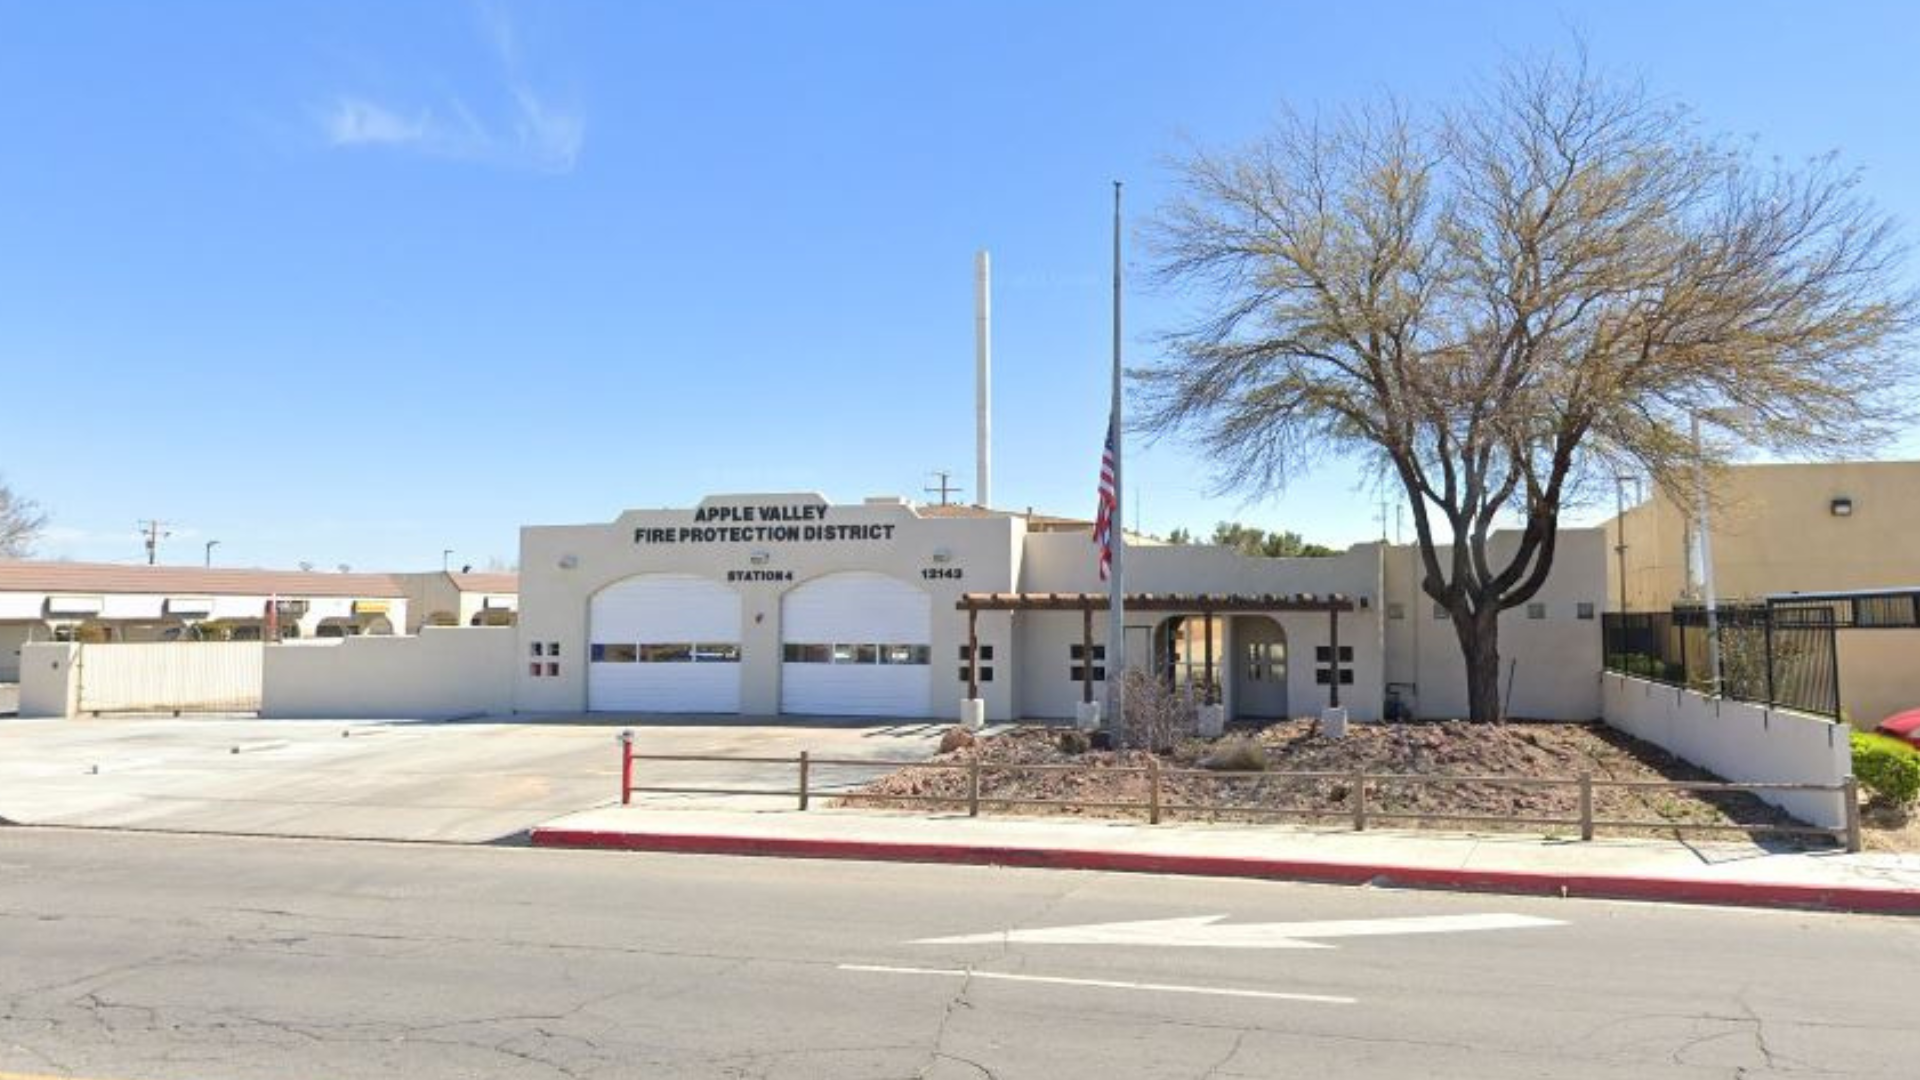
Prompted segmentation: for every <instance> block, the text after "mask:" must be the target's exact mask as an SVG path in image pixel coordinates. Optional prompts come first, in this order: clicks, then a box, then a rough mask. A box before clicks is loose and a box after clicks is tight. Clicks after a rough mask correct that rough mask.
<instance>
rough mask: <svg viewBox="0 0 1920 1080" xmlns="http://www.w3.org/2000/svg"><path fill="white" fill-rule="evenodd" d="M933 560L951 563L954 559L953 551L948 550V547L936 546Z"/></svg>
mask: <svg viewBox="0 0 1920 1080" xmlns="http://www.w3.org/2000/svg"><path fill="white" fill-rule="evenodd" d="M933 561H934V562H937V563H950V562H952V561H953V552H951V551H948V550H947V549H946V548H934V549H933Z"/></svg>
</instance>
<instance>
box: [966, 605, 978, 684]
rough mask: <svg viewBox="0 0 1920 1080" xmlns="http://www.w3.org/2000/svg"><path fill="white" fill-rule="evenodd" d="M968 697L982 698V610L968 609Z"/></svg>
mask: <svg viewBox="0 0 1920 1080" xmlns="http://www.w3.org/2000/svg"><path fill="white" fill-rule="evenodd" d="M967 697H968V698H969V699H978V698H979V697H980V609H979V608H977V607H971V606H970V607H968V608H967Z"/></svg>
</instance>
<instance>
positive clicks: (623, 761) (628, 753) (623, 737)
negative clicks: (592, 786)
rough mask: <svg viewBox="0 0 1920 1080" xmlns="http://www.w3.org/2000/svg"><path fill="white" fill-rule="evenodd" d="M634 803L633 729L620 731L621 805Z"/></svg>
mask: <svg viewBox="0 0 1920 1080" xmlns="http://www.w3.org/2000/svg"><path fill="white" fill-rule="evenodd" d="M632 804H633V729H632V728H628V729H626V730H625V731H622V732H621V733H620V805H621V806H631V805H632Z"/></svg>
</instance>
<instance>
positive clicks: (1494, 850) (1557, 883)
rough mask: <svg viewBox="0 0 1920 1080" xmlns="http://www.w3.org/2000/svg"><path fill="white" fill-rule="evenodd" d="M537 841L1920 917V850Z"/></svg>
mask: <svg viewBox="0 0 1920 1080" xmlns="http://www.w3.org/2000/svg"><path fill="white" fill-rule="evenodd" d="M533 843H534V844H535V845H536V846H545V847H579V848H607V849H621V850H631V851H666V852H689V853H693V852H698V853H705V854H721V855H766V856H781V857H788V858H818V859H866V860H876V861H891V862H942V863H964V864H973V865H993V866H1024V867H1046V868H1053V869H1073V870H1105V871H1131V872H1137V873H1156V874H1192V875H1199V876H1208V877H1248V878H1271V879H1280V880H1294V881H1314V882H1330V883H1337V884H1351V885H1361V884H1370V885H1384V886H1395V887H1406V888H1437V889H1460V890H1476V891H1487V892H1504V893H1523V894H1545V895H1565V896H1580V897H1607V898H1615V899H1630V900H1656V901H1670V902H1686V903H1708V904H1730V905H1740V906H1759V907H1805V908H1821V909H1828V910H1836V911H1873V912H1882V913H1899V914H1920V856H1916V855H1904V854H1882V853H1864V854H1858V855H1849V854H1846V853H1845V852H1842V851H1838V850H1834V851H1817V852H1774V851H1768V850H1766V849H1764V848H1761V847H1759V846H1757V845H1754V844H1751V843H1699V844H1693V843H1688V844H1683V843H1678V842H1674V841H1667V840H1635V839H1600V840H1595V841H1590V842H1585V843H1582V842H1579V841H1572V840H1548V839H1542V838H1540V837H1537V836H1526V835H1520V834H1513V835H1503V834H1476V835H1464V834H1457V833H1430V832H1420V833H1414V832H1404V831H1391V830H1380V831H1374V832H1363V833H1362V832H1353V831H1351V830H1344V829H1331V828H1329V829H1315V828H1298V827H1291V828H1290V827H1284V826H1247V825H1203V824H1173V825H1152V826H1149V825H1145V824H1141V823H1137V822H1116V821H1084V820H1076V819H1058V818H1013V817H983V818H968V817H964V816H943V815H916V814H909V813H875V812H861V811H854V810H812V811H808V812H805V813H801V812H798V811H794V810H767V811H758V812H756V811H751V810H714V809H684V810H682V809H661V808H659V807H649V806H632V807H611V808H607V809H600V810H589V811H585V812H583V813H578V814H573V815H569V816H567V817H563V818H559V819H556V820H554V821H550V822H548V823H546V824H545V825H542V826H540V827H539V828H537V829H535V830H534V831H533Z"/></svg>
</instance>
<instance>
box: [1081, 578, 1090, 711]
mask: <svg viewBox="0 0 1920 1080" xmlns="http://www.w3.org/2000/svg"><path fill="white" fill-rule="evenodd" d="M1080 701H1081V702H1082V703H1083V704H1091V703H1092V702H1093V605H1092V604H1091V603H1089V604H1087V605H1086V606H1085V607H1083V608H1081V609H1080Z"/></svg>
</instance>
